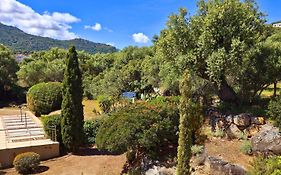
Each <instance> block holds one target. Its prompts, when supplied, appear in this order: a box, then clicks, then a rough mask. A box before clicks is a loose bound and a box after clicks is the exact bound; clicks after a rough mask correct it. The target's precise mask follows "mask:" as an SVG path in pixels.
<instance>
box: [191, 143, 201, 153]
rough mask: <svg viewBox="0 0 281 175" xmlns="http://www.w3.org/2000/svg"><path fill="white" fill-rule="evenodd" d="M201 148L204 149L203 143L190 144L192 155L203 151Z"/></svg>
mask: <svg viewBox="0 0 281 175" xmlns="http://www.w3.org/2000/svg"><path fill="white" fill-rule="evenodd" d="M203 150H204V146H203V145H192V146H191V153H192V154H193V155H198V154H201V153H203Z"/></svg>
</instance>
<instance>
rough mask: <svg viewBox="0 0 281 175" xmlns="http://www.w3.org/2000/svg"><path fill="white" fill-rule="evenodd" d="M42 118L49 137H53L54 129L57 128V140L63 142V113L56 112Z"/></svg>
mask: <svg viewBox="0 0 281 175" xmlns="http://www.w3.org/2000/svg"><path fill="white" fill-rule="evenodd" d="M41 120H42V123H43V127H44V130H45V132H46V134H47V135H48V136H49V137H52V130H53V129H54V128H55V129H56V140H57V141H58V142H60V143H61V142H62V136H61V115H60V114H56V115H48V116H43V117H42V119H41Z"/></svg>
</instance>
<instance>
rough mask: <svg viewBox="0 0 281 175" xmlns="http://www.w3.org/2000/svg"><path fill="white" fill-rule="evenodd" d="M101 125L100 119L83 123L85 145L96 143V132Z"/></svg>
mask: <svg viewBox="0 0 281 175" xmlns="http://www.w3.org/2000/svg"><path fill="white" fill-rule="evenodd" d="M100 125H101V119H93V120H87V121H85V123H84V135H85V142H86V143H85V144H94V143H96V135H97V131H98V129H99V127H100Z"/></svg>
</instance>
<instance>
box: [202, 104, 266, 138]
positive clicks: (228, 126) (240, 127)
mask: <svg viewBox="0 0 281 175" xmlns="http://www.w3.org/2000/svg"><path fill="white" fill-rule="evenodd" d="M207 115H208V116H209V118H210V125H211V129H212V131H213V132H215V131H216V130H222V131H225V133H226V136H227V137H228V138H230V139H237V138H238V139H240V138H241V137H243V138H245V137H247V138H251V137H253V136H254V135H255V134H257V133H258V132H259V131H260V128H261V126H263V125H264V124H266V122H265V118H264V117H260V116H257V117H256V116H253V115H252V114H250V113H241V114H238V115H223V114H221V113H220V112H219V111H218V110H216V109H214V108H211V109H209V110H207Z"/></svg>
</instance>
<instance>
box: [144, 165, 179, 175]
mask: <svg viewBox="0 0 281 175" xmlns="http://www.w3.org/2000/svg"><path fill="white" fill-rule="evenodd" d="M175 173H176V167H172V168H166V167H164V166H156V165H154V166H153V167H152V168H150V169H148V170H147V171H146V172H145V175H173V174H175Z"/></svg>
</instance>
